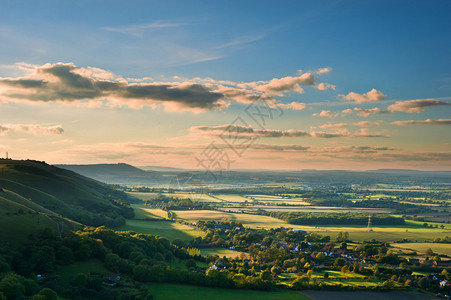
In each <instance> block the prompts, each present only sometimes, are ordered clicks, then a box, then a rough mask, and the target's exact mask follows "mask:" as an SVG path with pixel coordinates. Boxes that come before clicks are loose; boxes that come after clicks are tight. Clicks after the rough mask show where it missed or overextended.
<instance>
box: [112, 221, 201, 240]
mask: <svg viewBox="0 0 451 300" xmlns="http://www.w3.org/2000/svg"><path fill="white" fill-rule="evenodd" d="M117 230H119V231H129V230H131V231H136V232H139V233H145V234H154V235H159V236H162V237H165V238H167V239H168V240H170V241H173V240H175V239H181V240H184V241H189V240H192V239H194V238H196V237H198V236H203V235H204V232H202V231H200V230H197V229H195V228H193V227H191V226H188V225H184V224H180V223H177V222H171V221H144V220H126V223H125V225H123V226H121V227H119V228H117Z"/></svg>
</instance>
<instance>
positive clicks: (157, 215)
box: [131, 204, 168, 219]
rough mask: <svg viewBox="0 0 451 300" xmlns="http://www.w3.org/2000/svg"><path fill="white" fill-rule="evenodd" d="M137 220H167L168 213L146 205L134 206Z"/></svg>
mask: <svg viewBox="0 0 451 300" xmlns="http://www.w3.org/2000/svg"><path fill="white" fill-rule="evenodd" d="M131 207H133V209H134V211H135V219H148V218H150V219H167V217H168V213H167V212H166V211H164V210H162V209H159V208H150V207H148V206H145V205H144V204H132V205H131Z"/></svg>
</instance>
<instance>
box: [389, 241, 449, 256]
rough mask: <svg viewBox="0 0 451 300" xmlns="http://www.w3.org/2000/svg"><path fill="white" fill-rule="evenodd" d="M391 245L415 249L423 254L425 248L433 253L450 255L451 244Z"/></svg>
mask: <svg viewBox="0 0 451 300" xmlns="http://www.w3.org/2000/svg"><path fill="white" fill-rule="evenodd" d="M391 245H392V246H393V247H397V248H400V249H407V250H413V251H416V252H417V253H418V254H424V253H425V252H426V250H428V249H431V250H432V251H433V252H434V253H437V254H444V255H447V256H451V245H450V244H442V243H394V244H391Z"/></svg>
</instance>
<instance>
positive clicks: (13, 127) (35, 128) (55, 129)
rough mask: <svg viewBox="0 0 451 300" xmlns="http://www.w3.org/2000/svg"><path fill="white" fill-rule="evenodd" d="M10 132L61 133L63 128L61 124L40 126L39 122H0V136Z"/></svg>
mask: <svg viewBox="0 0 451 300" xmlns="http://www.w3.org/2000/svg"><path fill="white" fill-rule="evenodd" d="M12 132H23V133H29V134H33V135H38V134H45V135H61V134H63V132H64V130H63V127H62V126H61V125H56V126H42V125H39V124H0V136H1V135H8V134H9V133H12Z"/></svg>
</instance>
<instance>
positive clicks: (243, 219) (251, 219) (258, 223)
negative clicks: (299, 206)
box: [173, 210, 299, 229]
mask: <svg viewBox="0 0 451 300" xmlns="http://www.w3.org/2000/svg"><path fill="white" fill-rule="evenodd" d="M173 212H174V213H175V214H176V216H177V218H179V219H182V220H184V221H186V222H189V223H195V222H197V221H199V220H212V221H221V220H222V219H224V220H228V221H236V222H240V223H242V224H243V225H244V226H247V227H250V228H264V229H269V228H278V227H293V228H297V227H299V226H296V225H290V224H288V223H287V222H285V221H282V220H279V219H276V218H272V217H268V216H260V215H251V214H240V213H228V212H223V211H217V210H174V211H173Z"/></svg>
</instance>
